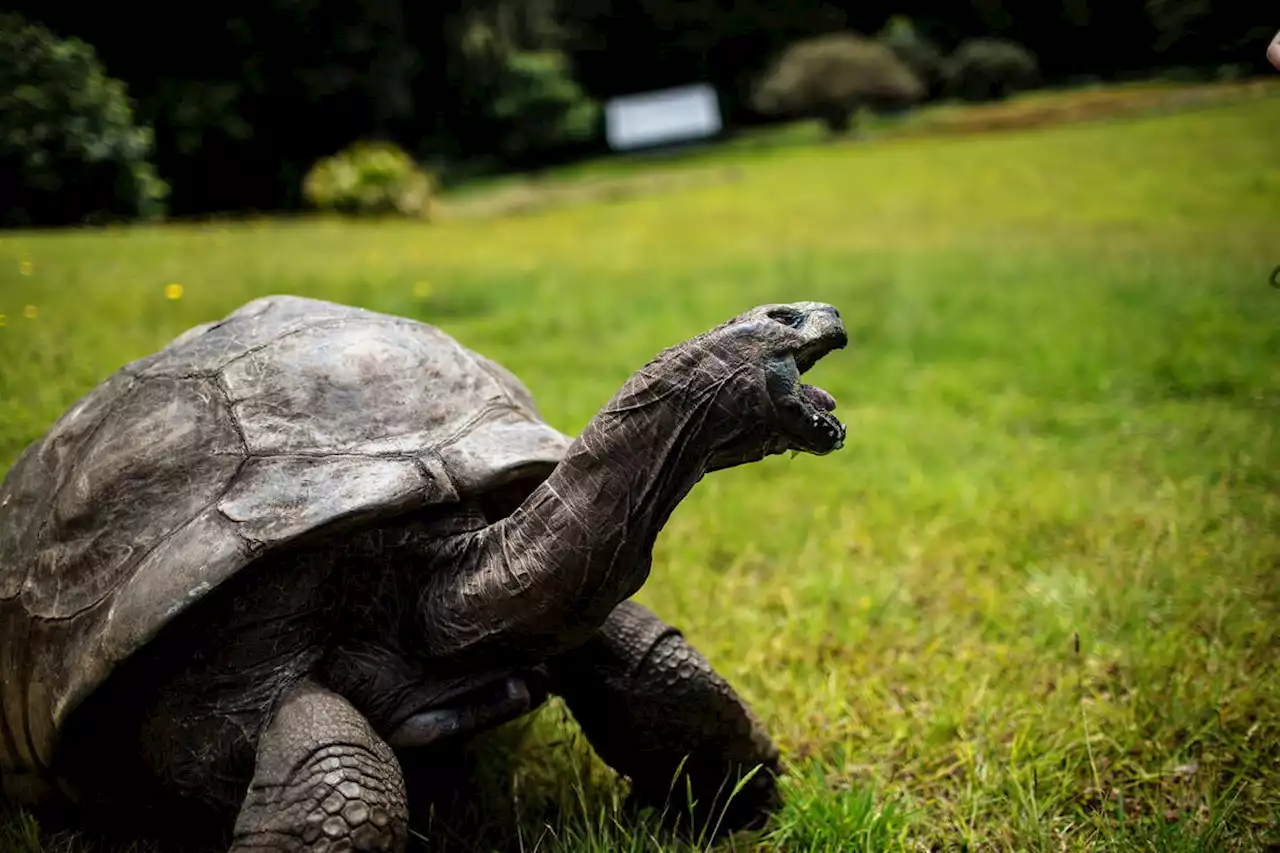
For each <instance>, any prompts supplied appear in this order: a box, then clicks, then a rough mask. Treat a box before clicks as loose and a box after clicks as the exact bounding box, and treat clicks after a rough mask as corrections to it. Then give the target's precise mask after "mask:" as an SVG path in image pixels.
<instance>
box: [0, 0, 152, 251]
mask: <svg viewBox="0 0 1280 853" xmlns="http://www.w3.org/2000/svg"><path fill="white" fill-rule="evenodd" d="M150 154H151V132H150V130H149V129H148V128H146V127H139V126H137V125H136V124H135V122H134V116H133V109H132V105H131V104H130V102H129V97H128V93H127V91H126V88H125V86H124V85H123V84H122V83H121V82H120V81H119V80H115V79H113V78H111V77H109V76H107V75H106V74H105V73H104V71H103V69H102V65H101V63H100V62H99V61H98V57H97V55H96V54H95V53H94V50H93V48H92V47H90V46H89V45H87V44H85V43H83V42H81V41H77V40H75V39H62V38H59V37H58V36H57V35H55V34H54V33H52V32H50V31H49V30H48V29H46V28H45V27H42V26H37V25H34V24H31V23H29V22H27V21H25V20H24V19H22V18H20V17H18V16H17V15H0V186H3V187H4V201H3V203H2V204H0V223H2V224H5V225H37V226H50V225H70V224H78V223H82V222H85V221H89V220H94V219H98V220H101V219H107V218H118V217H123V218H130V217H135V216H144V217H145V216H153V215H157V214H159V213H161V212H162V211H163V199H164V194H165V187H164V185H163V183H161V181H160V180H159V178H158V177H157V176H156V172H155V169H154V168H153V167H152V165H151V163H150V162H149V160H148V158H149V156H150Z"/></svg>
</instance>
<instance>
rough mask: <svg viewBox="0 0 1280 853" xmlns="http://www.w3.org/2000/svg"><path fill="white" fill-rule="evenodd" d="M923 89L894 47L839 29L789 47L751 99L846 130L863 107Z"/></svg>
mask: <svg viewBox="0 0 1280 853" xmlns="http://www.w3.org/2000/svg"><path fill="white" fill-rule="evenodd" d="M924 94H925V88H924V84H922V83H921V82H920V80H919V79H918V78H917V77H916V75H915V74H914V73H913V72H912V71H911V69H910V68H908V67H907V66H906V64H905V63H903V62H902V60H900V59H899V58H898V57H897V55H896V54H895V53H894V52H893V51H892V50H891V49H890V48H889V47H887V46H886V45H884V44H881V43H880V42H876V41H873V40H871V39H867V38H863V37H862V36H859V35H855V34H853V33H837V34H834V35H826V36H818V37H817V38H812V39H806V40H804V41H800V42H797V43H795V44H793V45H792V46H791V47H789V48H787V49H786V51H784V52H783V54H782V56H781V58H780V59H779V60H778V61H777V63H776V64H775V65H774V66H773V67H772V68H770V69H769V71H767V72H766V73H765V74H764V75H762V76H761V78H760V80H759V82H758V83H757V85H756V87H755V90H754V91H753V92H752V96H751V103H752V107H753V108H754V109H756V110H757V111H758V112H761V113H764V114H765V115H793V116H807V117H812V118H819V119H822V120H823V121H824V122H825V123H826V124H827V126H828V127H829V128H830V129H831V131H832V132H833V133H842V132H845V131H847V130H849V128H850V126H851V124H852V116H853V113H854V112H855V111H856V110H857V109H858V108H859V107H863V106H866V107H870V108H872V109H882V108H893V107H902V106H906V105H909V104H912V103H915V102H916V101H919V100H920V99H921V98H922V97H924Z"/></svg>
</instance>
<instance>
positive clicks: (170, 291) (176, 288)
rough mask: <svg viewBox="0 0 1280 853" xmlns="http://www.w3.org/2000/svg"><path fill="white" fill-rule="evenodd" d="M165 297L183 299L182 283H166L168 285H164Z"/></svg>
mask: <svg viewBox="0 0 1280 853" xmlns="http://www.w3.org/2000/svg"><path fill="white" fill-rule="evenodd" d="M164 298H165V299H181V298H182V285H180V284H177V283H174V284H166V285H165V286H164Z"/></svg>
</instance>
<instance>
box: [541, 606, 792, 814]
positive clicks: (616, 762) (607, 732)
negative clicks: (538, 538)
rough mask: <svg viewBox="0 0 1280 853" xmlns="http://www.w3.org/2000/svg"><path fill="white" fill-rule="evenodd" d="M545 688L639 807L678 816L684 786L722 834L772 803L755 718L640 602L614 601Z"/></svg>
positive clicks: (558, 663)
mask: <svg viewBox="0 0 1280 853" xmlns="http://www.w3.org/2000/svg"><path fill="white" fill-rule="evenodd" d="M551 689H552V691H553V692H555V693H557V694H559V695H560V696H562V697H563V698H564V699H565V701H566V703H567V704H568V705H569V710H570V711H572V713H573V716H574V718H575V719H576V720H577V721H578V724H579V725H580V726H581V727H582V730H583V732H584V733H585V734H586V736H587V739H588V740H589V741H590V742H591V745H592V747H593V748H594V749H595V750H596V752H597V754H599V756H600V757H601V758H602V759H604V761H605V762H606V763H607V764H609V765H610V766H611V767H613V768H614V769H615V770H617V771H618V772H620V773H622V774H624V775H626V776H629V777H630V778H631V783H632V797H633V798H634V799H635V800H636V801H637V802H638V803H640V804H643V805H652V806H655V807H657V808H659V809H663V808H665V809H666V811H667V813H668V814H669V815H670V816H673V817H676V818H683V817H685V816H686V815H687V814H688V811H689V809H688V803H687V793H686V784H688V786H689V788H690V789H691V790H692V792H693V798H694V800H695V802H696V807H695V809H694V815H693V816H694V818H695V819H696V820H697V821H698V822H700V823H701V822H706V821H710V823H712V824H717V823H718V825H719V827H720V828H721V829H722V830H725V831H732V830H737V829H744V828H749V827H754V826H757V825H759V824H761V823H763V822H764V820H766V819H767V818H768V815H769V814H770V813H772V812H773V811H774V810H775V809H776V808H777V806H778V805H779V799H778V793H777V782H776V774H777V772H778V751H777V748H776V747H775V746H774V745H773V743H772V741H771V740H770V739H769V736H768V734H766V733H765V731H764V728H763V726H761V724H760V722H759V720H757V719H756V717H755V715H754V714H753V713H752V712H751V709H750V708H748V707H747V705H746V703H744V702H743V701H742V699H741V698H739V696H738V694H737V693H736V692H734V690H733V688H732V687H731V686H729V684H728V682H726V681H725V680H724V679H723V678H721V677H720V676H719V675H718V674H717V673H716V672H715V671H714V670H713V669H712V668H711V665H710V664H709V663H708V662H707V660H706V658H704V657H703V656H702V655H701V654H699V652H698V650H697V649H695V648H693V647H692V646H691V645H689V643H687V642H686V641H685V639H684V637H683V636H681V634H680V632H679V631H677V630H676V629H675V628H672V627H671V626H669V625H667V624H665V623H664V622H662V621H661V620H660V619H658V617H656V616H654V615H653V613H651V612H650V611H648V610H647V609H645V608H644V607H642V606H640V605H639V604H636V603H634V602H630V601H627V602H624V603H622V604H621V605H619V606H618V607H617V608H615V609H614V611H613V612H612V614H610V616H609V618H608V619H607V620H606V621H605V624H604V625H603V626H602V627H601V628H600V630H599V631H598V632H597V633H596V634H595V635H594V636H593V637H592V638H591V639H590V640H588V641H587V642H586V643H585V644H584V645H582V646H581V647H579V648H576V649H574V650H572V651H570V652H567V653H565V654H563V655H561V656H560V657H558V658H557V659H556V660H555V661H554V662H553V663H552V666H551ZM757 768H758V769H757ZM753 770H755V771H756V773H755V775H754V776H753V777H752V778H751V779H750V781H748V782H747V783H746V785H745V786H744V787H743V788H742V790H740V791H738V792H737V794H736V795H735V794H733V791H734V788H735V787H736V786H737V785H738V783H739V782H740V781H741V780H742V779H743V778H744V776H745V775H747V774H748V773H751V772H752V771H753ZM677 773H680V774H681V775H680V778H676V774H677ZM730 795H732V799H730Z"/></svg>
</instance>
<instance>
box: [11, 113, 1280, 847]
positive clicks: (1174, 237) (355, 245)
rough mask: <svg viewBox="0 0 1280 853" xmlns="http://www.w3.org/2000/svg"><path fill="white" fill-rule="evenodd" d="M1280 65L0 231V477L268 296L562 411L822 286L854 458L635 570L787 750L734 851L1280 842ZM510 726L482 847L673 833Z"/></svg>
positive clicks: (549, 728)
mask: <svg viewBox="0 0 1280 853" xmlns="http://www.w3.org/2000/svg"><path fill="white" fill-rule="evenodd" d="M1271 91H1272V95H1271V96H1270V97H1264V98H1259V99H1256V100H1253V101H1251V102H1248V103H1239V104H1233V105H1225V106H1212V107H1203V108H1199V109H1195V110H1188V111H1183V112H1179V113H1176V114H1172V115H1161V116H1154V117H1140V118H1130V119H1126V120H1124V121H1113V122H1093V123H1078V124H1065V125H1060V126H1056V127H1050V128H1040V129H1024V130H1019V131H1015V132H1008V133H1001V134H991V135H971V136H970V135H948V136H946V137H942V138H928V137H912V138H903V139H891V140H881V141H876V142H874V143H868V144H856V143H854V144H836V145H830V144H827V145H812V144H810V145H790V146H786V145H780V146H777V147H774V148H770V149H769V150H767V151H763V152H756V153H754V154H752V155H751V156H750V157H745V156H740V157H737V159H736V160H734V162H735V163H736V164H737V167H738V173H737V177H736V179H735V180H733V181H728V182H715V183H710V184H706V185H698V186H687V187H678V188H673V189H670V190H668V191H665V192H659V193H653V194H650V195H643V196H636V197H631V198H626V199H623V200H619V201H616V202H613V203H603V202H598V203H582V204H575V205H568V206H564V207H561V208H557V209H553V210H546V211H542V212H536V213H532V214H530V215H527V216H524V217H517V218H484V217H478V218H459V219H451V220H445V221H441V222H438V223H434V224H426V225H424V224H409V223H368V224H349V223H343V222H338V221H326V220H314V221H313V220H302V221H294V222H272V221H264V222H261V223H240V224H201V225H188V226H172V227H165V228H136V229H134V228H118V229H105V230H97V231H82V232H64V233H58V234H36V233H16V234H15V233H9V234H0V313H2V314H3V315H4V318H3V321H4V325H3V327H0V471H3V470H5V469H6V468H7V466H8V465H10V464H11V463H12V461H13V460H14V459H15V458H16V456H17V454H18V453H19V452H20V450H21V449H22V447H23V446H24V445H25V444H27V443H28V442H30V441H32V440H34V439H35V438H37V437H38V436H39V435H40V433H41V432H42V431H43V430H44V429H45V428H46V427H47V426H48V425H49V424H50V423H51V422H52V420H53V419H54V418H55V417H57V416H58V414H60V413H61V412H62V411H63V410H64V409H65V408H66V407H67V406H68V405H69V404H70V403H71V402H73V401H74V400H75V399H76V398H77V397H78V396H79V395H81V394H82V393H84V392H85V391H87V390H88V389H89V388H90V387H92V386H93V385H94V384H95V383H96V382H97V381H99V380H100V379H102V378H103V377H105V376H106V375H107V374H108V373H110V372H111V371H112V370H114V369H115V368H117V367H119V366H120V365H122V364H123V363H125V362H126V361H128V360H130V359H133V358H135V357H139V356H142V355H144V354H146V353H149V352H151V351H153V350H154V349H156V348H158V347H160V346H161V345H163V344H164V343H166V342H167V341H168V340H169V339H170V338H172V337H173V336H175V335H176V334H178V333H179V332H181V331H183V330H184V329H186V328H187V327H189V326H192V325H195V324H196V323H199V322H203V321H206V320H209V319H213V318H216V317H219V316H221V315H223V314H224V313H226V312H228V311H230V310H231V309H233V308H234V307H236V306H237V305H239V304H241V303H242V302H244V301H246V300H248V299H250V298H253V297H256V296H259V295H263V294H266V293H272V292H291V293H297V294H303V295H310V296H318V297H323V298H329V299H335V300H339V301H349V302H353V303H358V304H361V305H364V306H367V307H370V308H373V309H376V310H381V311H387V312H392V313H398V314H405V315H410V316H414V317H419V318H424V319H427V320H429V321H431V322H434V323H437V324H439V325H441V326H443V327H444V328H445V329H447V330H448V331H449V332H451V333H452V334H454V335H455V336H456V337H457V338H459V339H460V340H461V341H463V342H464V343H466V344H467V345H469V346H472V347H474V348H476V349H479V350H481V351H483V352H485V353H487V354H489V355H491V356H492V357H494V358H496V359H498V360H499V361H501V362H503V363H505V364H506V365H508V366H509V367H511V368H512V369H514V370H515V371H516V372H517V373H518V374H519V375H520V376H521V377H523V378H524V379H525V381H526V382H527V383H528V385H529V386H530V387H531V388H532V390H533V391H534V393H535V395H536V397H537V399H538V400H539V403H540V405H541V406H542V409H543V412H544V414H545V415H546V417H547V418H548V420H549V421H550V422H551V423H553V424H554V425H556V426H557V427H559V428H561V429H563V430H566V431H569V432H575V431H577V430H579V429H580V428H581V427H582V426H583V424H584V423H586V422H587V420H588V419H589V418H590V417H591V415H592V414H593V412H594V411H595V409H596V408H597V407H598V406H599V405H601V404H602V403H603V402H604V401H605V400H606V399H607V398H608V397H609V395H610V394H611V393H612V391H613V390H614V389H615V388H616V387H617V386H618V385H619V384H620V383H621V382H622V381H623V380H624V379H625V378H626V377H627V376H628V375H629V374H630V373H631V371H633V370H635V369H637V368H639V367H640V366H641V365H643V364H644V363H645V362H646V361H647V360H648V359H649V358H650V357H651V356H652V355H653V354H654V353H655V352H657V350H659V349H660V348H662V347H664V346H666V345H668V344H671V343H674V342H677V341H679V340H681V339H683V338H686V337H688V336H690V335H693V334H696V333H698V332H700V331H702V330H704V329H706V328H708V327H710V326H711V325H713V324H716V323H718V322H720V321H722V320H724V319H727V318H728V317H730V316H732V315H734V314H736V313H738V312H740V311H741V310H743V309H745V308H747V307H750V306H752V305H755V304H757V303H761V302H766V301H793V300H800V299H815V300H822V301H828V302H832V303H835V304H836V305H837V306H839V308H840V309H841V311H842V313H843V316H844V318H845V320H846V323H847V325H848V327H849V330H850V334H851V338H852V343H851V346H850V347H849V349H847V350H844V351H842V352H840V353H837V354H835V355H833V356H831V357H830V358H828V359H827V360H826V361H824V362H823V363H822V364H821V365H819V366H818V367H817V368H816V369H815V371H814V372H813V374H812V376H813V381H814V382H816V383H818V384H820V385H822V386H824V387H826V388H828V389H829V390H830V391H832V393H833V394H834V395H835V396H836V398H837V399H838V400H840V410H839V413H840V414H841V415H842V419H843V420H845V421H846V423H848V424H849V428H850V429H849V440H848V442H847V445H846V447H845V448H844V449H843V450H842V451H840V452H839V453H836V454H833V455H832V456H830V457H827V458H822V459H818V458H812V457H798V458H795V459H790V458H786V457H778V458H773V459H770V460H768V461H766V462H764V463H761V464H757V465H754V466H749V467H746V468H742V469H736V470H732V471H727V472H721V473H717V474H714V475H712V476H710V477H708V478H707V479H706V480H705V481H704V482H703V483H701V484H700V485H699V486H698V487H697V488H696V489H695V490H694V492H693V494H692V495H691V496H690V497H689V499H688V500H687V501H686V502H685V503H684V504H683V505H682V506H681V507H680V509H679V510H678V511H677V512H676V514H675V516H674V517H673V519H672V521H671V523H670V524H669V526H668V527H667V529H666V531H665V532H664V534H663V535H662V537H661V538H660V540H659V544H658V550H657V555H656V559H655V569H654V573H653V577H652V578H651V580H650V582H649V583H648V585H647V586H646V588H645V589H644V590H643V591H642V593H641V595H640V598H641V600H643V601H644V602H645V603H647V604H648V605H650V606H651V607H653V608H654V609H655V610H656V611H657V612H658V613H659V614H660V615H662V616H663V617H664V618H666V619H668V620H670V621H672V622H675V623H677V624H679V625H680V626H682V627H683V628H684V629H685V631H686V634H687V636H688V637H689V638H690V639H691V640H692V641H693V642H694V643H695V644H696V645H698V646H699V647H700V648H701V649H702V650H703V651H704V653H706V654H707V656H708V657H709V658H710V659H711V660H712V662H713V663H714V664H716V666H717V667H718V668H719V669H720V670H721V671H722V672H723V673H724V674H725V675H726V676H727V677H728V678H729V679H730V680H731V681H733V682H734V684H735V685H736V686H737V687H738V688H739V689H740V690H741V691H742V692H743V693H744V694H745V695H746V696H747V697H748V698H749V699H750V700H751V701H752V702H753V704H754V705H755V707H756V708H757V710H758V711H759V712H760V714H761V715H762V717H763V718H764V719H765V720H766V721H767V722H768V724H769V725H770V727H771V730H772V731H773V732H774V733H775V735H776V738H777V740H778V741H779V743H780V745H781V746H782V748H783V750H784V752H785V755H786V757H787V760H788V762H789V763H790V765H791V769H792V772H791V774H790V775H789V776H788V779H787V791H788V793H787V805H786V807H785V809H784V811H783V812H782V813H781V814H780V815H779V816H778V818H777V820H776V821H775V822H774V824H773V825H772V826H771V827H770V828H769V829H768V830H767V831H766V832H765V833H763V834H760V835H758V836H740V837H738V838H736V839H733V840H731V841H730V842H727V843H723V844H722V845H721V847H722V849H737V850H747V849H757V848H758V847H759V848H762V849H766V850H774V849H777V850H787V851H792V850H794V851H827V850H896V849H904V850H996V851H1060V850H1108V851H1112V850H1114V851H1122V850H1123V851H1129V850H1137V851H1171V853H1172V851H1193V850H1196V851H1200V850H1202V851H1218V850H1224V851H1225V850H1241V851H1244V850H1250V851H1252V850H1277V849H1280V442H1278V441H1277V428H1278V427H1280V289H1276V288H1275V287H1273V286H1270V285H1269V283H1268V277H1269V276H1270V275H1271V274H1272V270H1273V269H1274V268H1275V267H1276V266H1277V265H1278V264H1280V96H1277V95H1280V92H1278V91H1277V90H1275V89H1272V90H1271ZM704 159H705V158H704ZM712 159H714V158H712ZM174 297H176V298H174ZM506 734H508V735H512V734H513V733H512V732H507V733H506ZM525 734H526V736H525V738H524V743H523V745H522V746H521V747H520V748H519V751H518V754H517V755H516V756H514V757H512V756H510V755H509V754H508V753H506V752H503V753H502V754H503V755H504V756H507V759H508V760H511V761H512V763H513V764H514V769H512V770H511V772H510V773H508V774H505V775H502V776H500V779H501V780H502V782H501V784H499V783H497V782H494V783H493V784H492V785H491V787H504V786H505V788H506V791H505V794H506V796H495V799H494V801H493V803H492V804H487V805H485V806H484V807H483V809H482V810H483V811H484V812H485V814H486V818H487V819H486V825H485V826H483V827H481V828H480V829H477V830H475V831H477V832H480V831H482V832H483V833H484V835H483V836H482V837H483V838H485V839H486V843H487V844H491V845H493V846H498V845H502V846H504V847H505V848H506V849H512V850H516V849H520V850H534V849H537V850H542V851H569V850H636V851H638V850H677V849H687V848H685V847H682V846H681V842H678V841H677V840H675V839H672V838H670V837H668V836H666V835H664V834H663V833H662V832H660V831H658V830H656V829H654V828H653V827H652V825H651V824H650V823H646V822H637V821H633V820H630V819H628V818H625V817H623V816H621V815H618V814H616V813H615V808H616V802H617V799H618V792H619V790H620V786H619V785H618V784H617V783H616V782H614V781H613V780H612V777H611V776H610V774H608V773H607V772H605V771H604V770H602V768H601V767H600V766H599V765H598V764H594V763H592V762H591V761H590V760H589V756H588V754H587V753H586V751H585V748H584V747H583V746H582V744H581V742H580V739H578V738H575V737H573V736H572V735H573V727H572V724H571V723H568V722H566V721H565V718H564V712H563V711H562V709H560V708H559V707H558V706H555V705H552V706H551V707H549V708H548V709H546V710H545V711H544V712H542V713H541V714H540V715H539V717H538V718H537V719H536V720H535V721H534V722H533V724H532V725H531V730H530V731H528V732H527V733H525ZM515 759H519V760H518V762H517V761H516V760H515ZM419 817H420V818H421V820H420V821H419V825H418V830H419V831H421V832H423V833H427V834H432V835H435V836H437V837H440V836H445V837H448V836H449V834H450V833H453V832H455V831H456V830H455V828H454V827H453V825H452V824H450V823H449V820H450V819H449V818H440V819H439V820H428V819H427V816H425V815H419ZM6 833H7V835H6ZM36 835H37V831H36V830H35V828H34V826H33V825H31V824H29V823H27V822H26V821H24V820H22V819H19V818H16V817H15V818H11V819H9V821H8V824H7V829H0V838H7V841H0V844H8V845H10V846H13V847H15V848H16V849H21V850H24V851H34V850H37V849H39V848H40V845H41V844H42V843H43V844H44V849H46V850H48V851H53V850H60V849H63V848H73V849H74V848H76V847H77V846H78V845H80V844H81V842H79V841H75V840H74V839H72V840H68V839H66V838H61V837H45V838H44V840H43V842H42V841H41V840H40V839H39V838H37V837H36ZM695 846H705V845H695Z"/></svg>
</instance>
